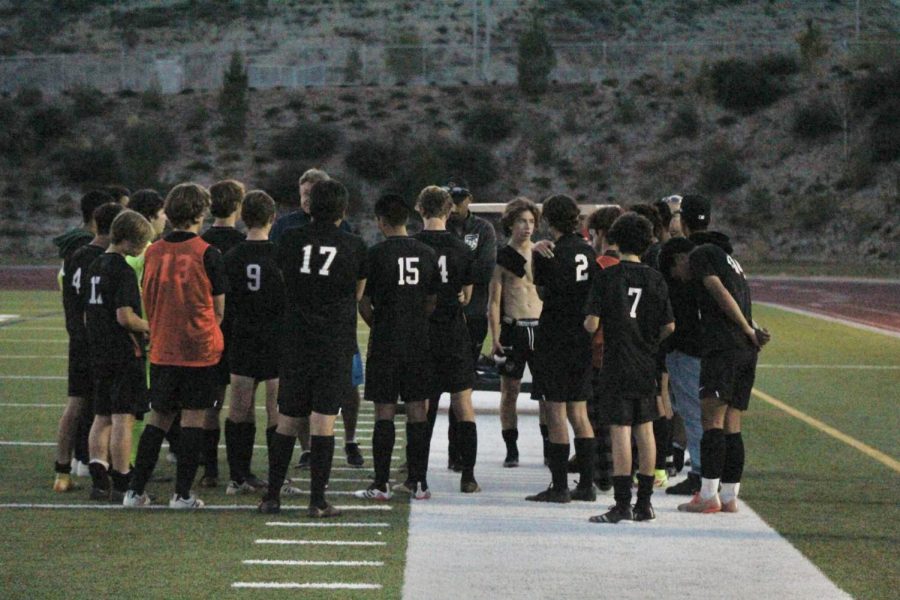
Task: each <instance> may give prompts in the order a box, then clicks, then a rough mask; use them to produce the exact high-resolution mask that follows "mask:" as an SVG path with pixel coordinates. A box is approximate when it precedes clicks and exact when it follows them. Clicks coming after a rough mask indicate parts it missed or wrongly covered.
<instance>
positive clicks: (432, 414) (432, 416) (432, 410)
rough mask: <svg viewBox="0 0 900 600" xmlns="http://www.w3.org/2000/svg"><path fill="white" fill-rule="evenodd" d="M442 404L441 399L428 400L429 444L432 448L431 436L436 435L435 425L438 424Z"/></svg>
mask: <svg viewBox="0 0 900 600" xmlns="http://www.w3.org/2000/svg"><path fill="white" fill-rule="evenodd" d="M440 404H441V397H440V396H438V397H437V398H430V399H429V400H428V444H429V447H430V446H431V436H432V435H434V424H435V423H436V422H437V414H438V407H439V406H440Z"/></svg>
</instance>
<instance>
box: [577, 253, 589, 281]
mask: <svg viewBox="0 0 900 600" xmlns="http://www.w3.org/2000/svg"><path fill="white" fill-rule="evenodd" d="M587 278H588V257H587V256H585V255H584V254H577V255H576V256H575V281H587Z"/></svg>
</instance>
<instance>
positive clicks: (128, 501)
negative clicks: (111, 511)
mask: <svg viewBox="0 0 900 600" xmlns="http://www.w3.org/2000/svg"><path fill="white" fill-rule="evenodd" d="M122 506H126V507H128V508H141V507H144V506H150V496H148V495H147V493H146V492H144V493H143V494H136V493H135V492H134V491H133V490H128V491H127V492H125V497H124V498H123V499H122Z"/></svg>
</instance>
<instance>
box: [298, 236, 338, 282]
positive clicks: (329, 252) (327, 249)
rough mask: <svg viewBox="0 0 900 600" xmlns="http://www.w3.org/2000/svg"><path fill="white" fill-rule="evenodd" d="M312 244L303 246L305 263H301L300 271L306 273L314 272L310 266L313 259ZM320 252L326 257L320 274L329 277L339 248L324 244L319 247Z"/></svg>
mask: <svg viewBox="0 0 900 600" xmlns="http://www.w3.org/2000/svg"><path fill="white" fill-rule="evenodd" d="M312 250H313V247H312V244H307V245H306V246H303V264H302V265H300V272H301V273H304V274H306V275H309V274H310V273H312V271H311V270H310V268H309V261H310V260H311V259H312ZM319 254H320V255H322V256H324V257H325V264H323V265H322V268H320V269H319V275H323V276H325V277H328V275H329V273H330V271H329V269H330V268H331V263H333V262H334V257H335V256H337V248H335V247H334V246H322V247H321V248H319Z"/></svg>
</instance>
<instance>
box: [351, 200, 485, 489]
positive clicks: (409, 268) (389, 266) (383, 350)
mask: <svg viewBox="0 0 900 600" xmlns="http://www.w3.org/2000/svg"><path fill="white" fill-rule="evenodd" d="M409 214H410V207H408V206H407V205H406V203H405V202H404V200H403V198H401V197H400V196H398V195H396V194H386V195H384V196H382V197H381V198H379V199H378V201H377V202H376V203H375V218H376V220H377V223H378V229H380V230H381V232H382V233H383V234H384V236H385V238H387V239H385V240H384V241H382V242H380V243H378V244H375V245H374V246H372V248H370V249H369V258H368V260H369V279H368V281H367V282H366V289H365V293H364V294H363V297H362V299H361V300H360V301H359V314H360V315H361V316H362V318H363V320H364V321H365V322H366V324H368V325H369V327H370V333H369V356H368V365H367V367H368V368H367V369H366V386H365V395H366V400H370V401H372V402H374V403H375V430H374V432H373V434H372V457H373V461H374V463H375V480H374V481H373V482H372V484H371V485H370V486H369V487H368V488H367V489H365V490H360V491H358V492H356V494H355V495H356V497H358V498H365V499H370V500H389V499H390V498H391V496H392V493H391V489H390V488H389V487H388V483H389V480H390V471H391V453H392V452H393V450H394V437H395V429H394V415H395V414H396V409H397V400H398V398H399V399H401V400H402V401H403V402H404V403H405V405H406V420H407V422H408V423H410V428H409V430H408V432H409V436H410V437H408V438H407V440H406V443H407V445H408V452H407V454H408V456H409V462H408V477H407V481H408V482H409V484H410V486H414V487H411V489H413V492H414V497H416V498H425V497H426V496H427V494H426V490H425V489H424V488H423V487H422V484H424V483H425V469H426V468H427V459H426V457H425V452H427V451H428V440H427V435H428V431H427V430H428V424H427V412H428V405H427V400H428V397H429V395H430V392H431V390H430V389H429V388H430V386H431V383H432V374H431V370H432V363H431V357H430V354H429V336H428V335H427V334H426V333H425V332H427V331H428V329H429V322H428V317H429V316H430V315H431V313H432V311H433V310H434V308H435V305H436V303H437V296H436V294H437V291H438V287H439V284H440V281H441V278H440V271H439V270H438V269H439V267H438V264H437V255H436V253H435V251H434V250H432V249H431V248H430V247H429V246H427V245H426V244H423V243H422V242H420V241H419V240H416V239H413V238H411V237H409V236H408V235H407V232H406V222H407V220H408V219H409ZM470 366H471V365H470ZM474 425H475V423H474V421H473V422H472V428H471V431H472V432H473V433H474V429H475V427H474ZM470 448H472V449H474V448H473V447H471V446H470ZM469 458H470V460H472V462H471V464H469V465H468V466H469V468H470V469H471V468H472V467H474V456H471V457H469ZM469 472H470V473H471V470H470V471H469ZM473 481H474V479H473ZM476 485H477V484H476Z"/></svg>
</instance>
